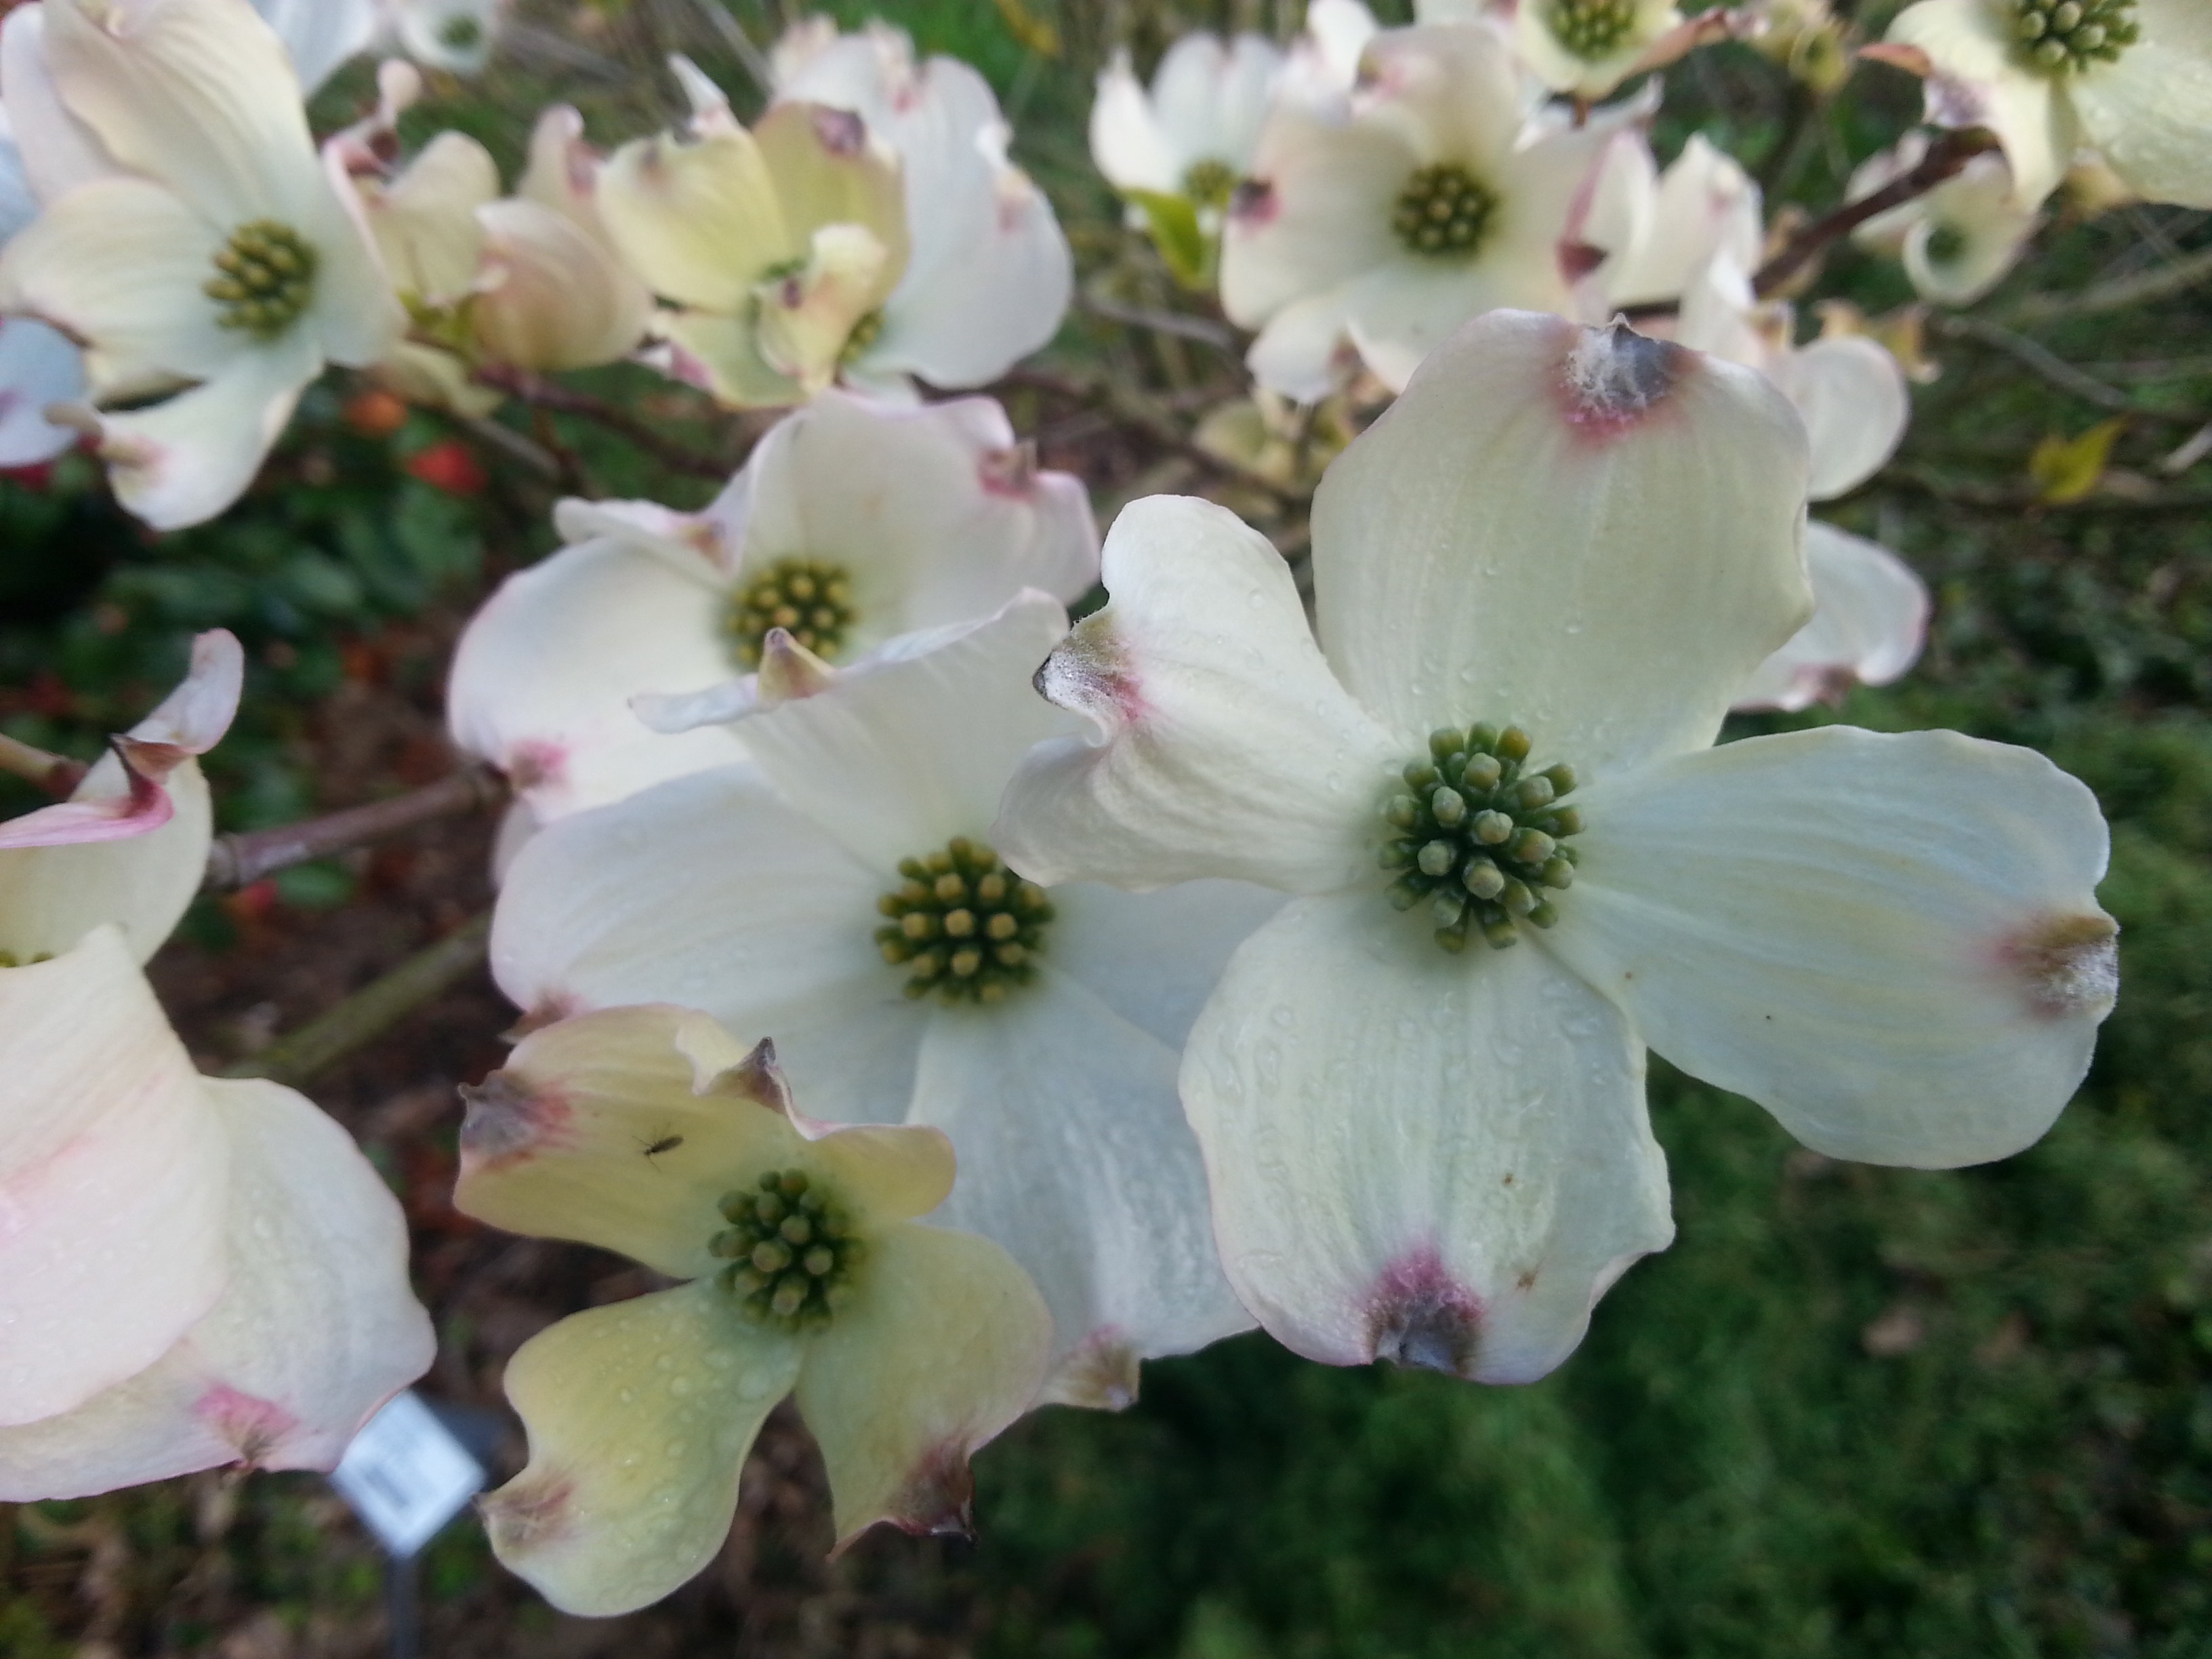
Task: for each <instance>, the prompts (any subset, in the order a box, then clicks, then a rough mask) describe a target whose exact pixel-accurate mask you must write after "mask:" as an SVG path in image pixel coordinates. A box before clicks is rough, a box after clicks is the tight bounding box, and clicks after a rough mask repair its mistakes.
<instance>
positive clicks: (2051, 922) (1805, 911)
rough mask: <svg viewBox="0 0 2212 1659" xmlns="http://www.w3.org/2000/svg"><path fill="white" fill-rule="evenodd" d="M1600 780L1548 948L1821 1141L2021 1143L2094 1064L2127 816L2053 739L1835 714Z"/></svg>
mask: <svg viewBox="0 0 2212 1659" xmlns="http://www.w3.org/2000/svg"><path fill="white" fill-rule="evenodd" d="M1582 799H1583V822H1584V823H1585V824H1586V825H1587V828H1586V829H1584V831H1583V834H1582V836H1579V837H1578V838H1577V845H1578V846H1579V847H1581V848H1582V849H1583V858H1582V863H1581V865H1580V866H1578V867H1577V871H1576V873H1575V884H1574V887H1573V889H1572V890H1571V891H1570V892H1567V893H1565V894H1563V895H1561V896H1560V902H1559V916H1560V920H1559V926H1558V927H1555V928H1554V929H1553V931H1552V932H1551V933H1548V934H1547V935H1546V936H1545V944H1546V945H1547V947H1549V948H1552V949H1553V950H1556V951H1558V953H1559V956H1560V957H1562V958H1563V959H1564V960H1565V961H1566V962H1568V963H1570V964H1571V965H1572V966H1573V967H1574V969H1576V971H1577V972H1578V973H1580V974H1582V975H1583V976H1584V977H1585V978H1586V979H1588V980H1589V982H1590V983H1591V984H1593V985H1595V986H1596V987H1598V988H1599V989H1600V990H1601V991H1602V992H1604V993H1605V994H1607V996H1610V997H1612V998H1613V999H1614V1000H1616V1001H1618V1002H1619V1003H1620V1006H1622V1007H1623V1008H1625V1009H1626V1011H1627V1012H1628V1015H1629V1017H1630V1018H1631V1019H1632V1020H1633V1021H1634V1023H1635V1025H1636V1029H1637V1030H1638V1032H1639V1033H1640V1034H1641V1035H1642V1036H1643V1037H1644V1040H1645V1041H1646V1042H1649V1043H1650V1045H1651V1047H1652V1048H1655V1049H1656V1050H1657V1051H1658V1052H1659V1053H1660V1054H1663V1055H1665V1056H1666V1057H1667V1058H1668V1060H1672V1061H1673V1062H1674V1064H1675V1065H1677V1066H1680V1067H1681V1068H1682V1069H1683V1070H1685V1071H1686V1072H1689V1073H1692V1074H1693V1075H1695V1076H1698V1077H1700V1078H1703V1079H1705V1080H1706V1081H1707V1082H1709V1083H1712V1084H1717V1085H1719V1086H1720V1087H1722V1088H1723V1089H1731V1090H1734V1091H1736V1092H1737V1093H1739V1094H1744V1095H1748V1096H1749V1097H1751V1098H1752V1099H1753V1100H1755V1101H1757V1102H1758V1103H1759V1104H1760V1105H1762V1106H1765V1108H1766V1109H1768V1110H1769V1111H1771V1112H1772V1113H1773V1114H1774V1115H1775V1116H1777V1117H1778V1118H1779V1119H1780V1120H1781V1121H1782V1123H1783V1126H1784V1127H1785V1128H1787V1129H1788V1130H1789V1131H1790V1133H1792V1134H1794V1135H1796V1137H1797V1138H1798V1139H1800V1140H1802V1141H1803V1142H1805V1143H1806V1145H1808V1146H1811V1147H1813V1148H1814V1150H1816V1151H1819V1152H1826V1153H1828V1154H1829V1155H1830V1156H1832V1157H1836V1158H1855V1159H1857V1160H1860V1161H1862V1162H1865V1163H1874V1164H1909V1165H1912V1166H1915V1167H1917V1168H1923V1169H1940V1168H1948V1167H1951V1166H1954V1165H1958V1164H1977V1163H1982V1162H1984V1161H1986V1160H1988V1159H1990V1158H2003V1157H2006V1156H2008V1155H2009V1154H2011V1153H2013V1152H2018V1151H2020V1150H2021V1148H2022V1147H2024V1146H2028V1145H2030V1144H2031V1143H2032V1142H2033V1141H2034V1140H2035V1139H2037V1138H2038V1137H2039V1136H2040V1135H2041V1134H2042V1133H2043V1132H2044V1131H2045V1129H2046V1128H2048V1127H2050V1125H2051V1120H2052V1119H2053V1118H2055V1117H2056V1116H2057V1115H2058V1110H2059V1109H2060V1108H2061V1107H2062V1106H2063V1105H2064V1104H2065V1103H2066V1101H2067V1099H2068V1097H2069V1096H2071V1095H2072V1094H2073V1092H2074V1090H2075V1085H2077V1084H2079V1083H2080V1081H2081V1076H2082V1073H2084V1072H2085V1071H2086V1070H2087V1067H2088V1064H2089V1054H2090V1050H2091V1048H2092V1047H2093V1045H2094V1043H2095V1041H2096V1034H2097V1026H2098V1024H2099V1023H2100V1021H2101V1020H2102V1019H2103V1018H2104V1017H2105V1015H2106V1013H2107V1012H2110V1010H2111V1008H2112V996H2113V994H2114V991H2115V990H2116V988H2117V986H2118V969H2117V965H2116V956H2115V951H2114V948H2113V935H2114V933H2116V932H2117V929H2116V928H2115V927H2114V926H2113V924H2112V921H2111V919H2110V918H2109V917H2107V916H2106V915H2105V914H2104V913H2103V912H2102V911H2101V910H2100V909H2099V908H2098V907H2097V902H2096V893H2095V889H2096V884H2097V882H2098V880H2099V879H2100V878H2101V877H2102V876H2103V874H2104V870H2105V857H2106V831H2105V824H2104V820H2103V818H2102V817H2100V815H2099V813H2098V811H2097V805H2096V802H2095V800H2094V799H2093V797H2092V796H2091V795H2090V793H2089V791H2088V790H2087V788H2086V787H2084V786H2083V785H2082V784H2081V783H2080V782H2078V781H2075V779H2073V778H2070V777H2069V776H2067V775H2066V774H2064V773H2063V772H2061V771H2059V770H2058V769H2057V768H2056V767H2054V766H2052V765H2051V763H2050V762H2048V761H2046V760H2045V759H2044V758H2043V757H2041V756H2039V755H2037V754H2034V753H2033V752H2031V751H2030V750H2025V749H2015V748H2011V747H2009V746H2008V745H2005V744H1994V743H1984V742H1982V741H1979V740H1978V739H1976V738H1966V737H1961V736H1960V735H1959V734H1958V733H1956V732H1907V733H1904V734H1901V735H1893V736H1884V735H1878V734H1876V733H1874V732H1861V731H1857V730H1853V729H1851V728H1850V727H1844V726H1838V727H1830V728H1828V729H1826V730H1824V731H1816V732H1793V733H1790V734H1789V735H1786V736H1782V737H1771V738H1749V739H1747V740H1745V741H1744V742H1741V743H1731V744H1723V746H1722V747H1720V748H1718V749H1713V750H1707V751H1705V752H1704V753H1702V754H1697V755H1685V756H1680V757H1674V758H1673V759H1670V760H1668V761H1666V762H1664V763H1662V764H1659V765H1656V766H1654V767H1653V768H1652V769H1650V770H1649V771H1648V772H1644V773H1641V774H1638V775H1635V776H1632V777H1624V778H1620V779H1618V780H1613V781H1607V782H1602V783H1601V784H1599V785H1597V786H1595V787H1591V788H1590V789H1589V790H1588V791H1587V792H1586V793H1585V795H1584V796H1583V798H1582Z"/></svg>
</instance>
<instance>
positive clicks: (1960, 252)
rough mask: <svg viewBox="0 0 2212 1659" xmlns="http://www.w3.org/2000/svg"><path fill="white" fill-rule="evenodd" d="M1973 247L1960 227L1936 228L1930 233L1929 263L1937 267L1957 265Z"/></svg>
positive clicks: (1943, 226) (1944, 226)
mask: <svg viewBox="0 0 2212 1659" xmlns="http://www.w3.org/2000/svg"><path fill="white" fill-rule="evenodd" d="M1971 246H1972V242H1971V241H1970V240H1968V239H1967V236H1966V232H1965V231H1963V230H1961V229H1960V228H1959V227H1958V226H1956V225H1948V224H1945V225H1936V226H1934V227H1932V228H1930V229H1929V232H1928V262H1929V264H1936V265H1948V264H1955V263H1956V262H1957V261H1958V260H1960V258H1964V257H1965V255H1966V250H1967V249H1968V248H1969V247H1971Z"/></svg>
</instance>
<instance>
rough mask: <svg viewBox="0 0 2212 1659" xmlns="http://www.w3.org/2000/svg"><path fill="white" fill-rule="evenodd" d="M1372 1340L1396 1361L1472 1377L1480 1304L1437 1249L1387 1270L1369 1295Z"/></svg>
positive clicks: (1379, 1351)
mask: <svg viewBox="0 0 2212 1659" xmlns="http://www.w3.org/2000/svg"><path fill="white" fill-rule="evenodd" d="M1369 1306H1370V1313H1369V1316H1368V1331H1369V1337H1368V1340H1369V1343H1370V1346H1371V1347H1372V1348H1373V1350H1374V1355H1375V1358H1377V1359H1387V1360H1389V1362H1390V1363H1391V1364H1394V1365H1407V1366H1412V1367H1415V1368H1418V1369H1419V1370H1429V1371H1443V1372H1446V1373H1448V1374H1449V1375H1450V1376H1461V1377H1472V1376H1474V1366H1475V1360H1476V1358H1477V1356H1478V1354H1479V1352H1480V1349H1481V1346H1482V1303H1481V1300H1480V1298H1479V1297H1477V1296H1476V1295H1475V1294H1474V1291H1470V1290H1468V1288H1467V1287H1466V1286H1465V1285H1462V1284H1461V1283H1460V1282H1459V1281H1458V1280H1456V1279H1454V1278H1452V1276H1451V1275H1450V1274H1449V1273H1447V1272H1446V1271H1445V1270H1444V1266H1443V1262H1442V1261H1440V1260H1438V1259H1437V1255H1436V1253H1435V1251H1433V1250H1422V1251H1419V1252H1417V1253H1415V1254H1414V1255H1410V1256H1407V1257H1404V1258H1402V1259H1401V1260H1400V1261H1397V1262H1395V1263H1393V1264H1392V1265H1391V1266H1390V1267H1388V1268H1386V1269H1384V1271H1383V1276H1382V1278H1381V1279H1378V1280H1377V1281H1376V1287H1375V1291H1374V1293H1373V1295H1372V1297H1370V1304H1369Z"/></svg>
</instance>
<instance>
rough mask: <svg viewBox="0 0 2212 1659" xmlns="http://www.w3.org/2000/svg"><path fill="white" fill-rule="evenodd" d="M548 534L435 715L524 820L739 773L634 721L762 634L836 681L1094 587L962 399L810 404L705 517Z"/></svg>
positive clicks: (1091, 534) (1083, 564)
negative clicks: (902, 647) (945, 634)
mask: <svg viewBox="0 0 2212 1659" xmlns="http://www.w3.org/2000/svg"><path fill="white" fill-rule="evenodd" d="M555 522H556V525H557V526H558V527H559V529H560V531H561V534H562V538H563V539H564V540H565V541H566V542H567V543H568V545H567V546H566V547H564V548H563V549H562V550H561V551H560V552H558V553H556V554H555V555H554V556H552V557H551V558H550V559H548V560H546V561H545V562H544V563H542V564H538V565H536V566H534V567H532V568H530V569H528V570H525V571H522V572H521V573H520V574H516V575H513V576H510V577H509V578H508V579H507V581H506V582H505V584H503V585H502V586H501V588H500V590H499V591H498V592H496V593H495V594H494V595H493V596H492V598H491V599H489V601H488V602H487V603H486V604H485V605H484V607H483V610H481V611H478V612H477V616H476V617H475V618H474V620H472V621H471V623H470V624H469V627H468V631H467V632H466V633H465V634H464V635H462V638H461V642H460V646H459V649H458V651H456V653H454V658H453V684H452V687H451V690H450V693H449V695H448V697H447V709H448V712H449V716H450V719H451V721H452V725H453V737H454V741H455V742H456V743H458V744H459V745H460V747H461V748H462V749H463V750H465V751H466V752H467V753H470V754H472V755H476V756H478V757H482V758H483V759H485V760H487V761H489V762H490V763H492V764H494V765H495V766H497V767H499V768H500V769H502V770H503V771H505V772H506V773H507V775H508V777H509V778H510V779H511V780H512V781H513V783H514V785H515V788H516V790H517V793H519V794H520V797H521V799H522V800H523V801H524V802H525V803H526V804H527V805H529V807H530V808H531V810H532V812H533V813H534V814H535V815H536V816H537V817H538V818H539V819H541V820H547V819H551V818H555V817H561V816H562V815H563V814H565V813H568V812H571V811H575V810H577V809H578V808H580V807H584V806H592V805H601V804H603V803H605V802H607V801H611V800H617V799H621V798H622V797H623V796H624V795H628V794H630V793H635V791H637V790H639V789H641V788H643V787H646V786H647V785H648V784H652V783H658V782H660V781H663V780H665V779H667V778H671V777H677V776H680V775H683V774H684V773H687V772H696V771H698V770H700V769H702V768H704V767H709V766H720V765H724V764H726V763H729V762H731V761H732V760H736V759H738V757H740V756H742V754H743V753H744V748H743V745H742V744H740V743H739V742H738V739H737V738H735V736H734V735H733V734H732V730H731V729H730V728H726V727H723V726H706V727H703V728H701V729H699V730H696V731H690V732H681V733H678V734H672V735H664V734H662V733H660V732H656V731H654V730H653V729H651V728H650V727H648V726H647V725H646V724H645V723H644V722H643V721H642V720H640V719H639V717H638V715H637V714H635V712H633V710H632V708H631V700H632V699H633V698H635V697H638V696H641V695H645V694H648V693H655V694H684V693H696V692H711V691H713V690H714V689H715V688H718V687H721V686H723V685H724V684H726V682H728V681H729V680H730V679H731V678H732V676H733V675H737V674H742V673H749V672H750V671H752V670H754V669H756V668H757V667H759V666H760V664H761V651H762V647H763V642H764V641H765V640H766V639H767V636H768V633H769V629H772V628H777V627H781V628H783V629H787V630H788V631H789V632H790V633H791V634H792V635H793V638H794V639H796V640H798V641H800V642H802V643H803V644H804V645H805V647H807V648H808V649H809V650H810V651H811V652H812V653H815V654H816V655H817V656H820V657H822V658H823V659H825V660H829V661H833V662H844V663H849V662H853V661H854V660H857V659H860V658H862V657H864V656H866V654H867V653H870V652H872V651H877V650H880V649H882V648H884V647H886V646H887V645H889V644H890V642H892V641H896V640H897V639H899V638H900V637H901V636H902V635H912V634H914V633H915V632H917V631H926V630H929V629H939V628H944V627H947V626H950V625H953V624H958V623H969V622H972V621H975V620H976V619H978V618H980V617H986V616H988V615H989V614H990V613H991V612H992V611H995V610H996V609H998V607H999V606H1000V605H1004V604H1005V603H1006V601H1007V600H1008V599H1012V597H1013V596H1014V595H1015V594H1016V593H1018V592H1021V591H1022V590H1023V589H1024V588H1025V587H1035V588H1041V589H1042V590H1044V591H1045V592H1048V593H1051V594H1052V595H1054V597H1055V598H1058V599H1063V600H1065V599H1074V598H1075V597H1076V596H1077V595H1079V594H1080V593H1081V592H1084V590H1085V589H1086V588H1088V587H1089V586H1091V582H1092V581H1094V580H1096V579H1097V574H1098V531H1097V525H1096V524H1095V523H1094V522H1093V521H1092V519H1091V506H1090V501H1089V499H1088V497H1087V496H1086V495H1085V491H1084V488H1083V485H1082V483H1081V481H1080V480H1079V479H1077V478H1074V477H1070V476H1069V475H1067V474H1066V473H1062V472H1048V471H1041V470H1039V469H1038V468H1037V466H1036V463H1035V460H1034V459H1033V457H1032V456H1031V455H1030V452H1029V451H1028V450H1027V449H1026V448H1025V447H1023V446H1022V445H1021V444H1019V443H1018V442H1017V441H1016V440H1015V437H1014V434H1013V428H1012V426H1011V425H1009V424H1008V422H1007V420H1006V413H1005V411H1004V410H1001V409H1000V407H999V405H998V404H994V403H993V402H991V401H990V400H989V399H987V398H960V399H957V400H955V401H952V402H949V403H940V404H930V405H928V406H927V407H924V408H920V409H905V410H894V409H885V408H883V407H881V406H879V405H876V404H870V403H867V402H866V401H864V400H862V399H860V398H855V397H853V396H850V395H849V394H847V393H843V392H824V393H823V394H822V396H821V397H820V398H817V399H816V400H815V401H814V402H813V403H811V404H808V405H807V406H806V407H805V408H804V409H801V410H797V411H795V412H794V413H793V414H791V415H789V416H786V417H785V418H784V419H783V420H782V421H781V422H779V423H778V424H777V425H776V426H775V427H774V428H771V429H770V430H769V434H768V435H767V436H766V437H764V438H763V440H762V441H761V442H760V443H759V444H758V445H757V447H755V448H754V450H753V453H752V455H751V456H750V459H748V460H747V461H746V463H745V465H744V470H743V471H740V472H739V473H738V475H737V477H736V478H735V479H734V480H732V483H731V484H730V486H729V488H728V489H726V490H725V491H724V492H723V494H722V495H721V497H720V500H718V501H716V502H715V503H714V505H713V506H711V507H708V508H707V509H706V511H704V512H702V513H671V512H668V511H666V510H665V509H664V508H660V507H654V506H653V505H651V504H650V503H647V502H602V503H593V502H586V501H564V502H562V504H561V506H560V507H559V508H557V509H556V513H555ZM743 696H744V692H743V689H742V688H740V697H741V700H742V697H743ZM763 1029H765V1028H763Z"/></svg>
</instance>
